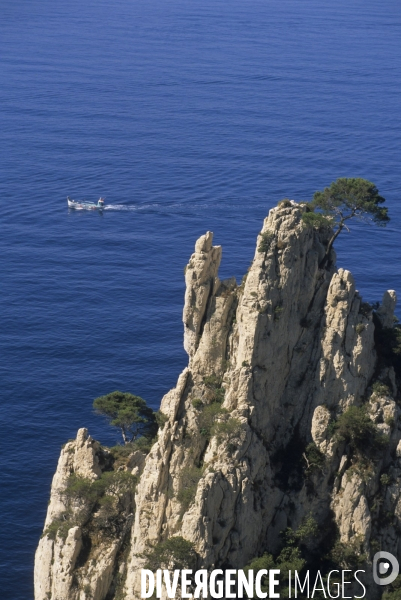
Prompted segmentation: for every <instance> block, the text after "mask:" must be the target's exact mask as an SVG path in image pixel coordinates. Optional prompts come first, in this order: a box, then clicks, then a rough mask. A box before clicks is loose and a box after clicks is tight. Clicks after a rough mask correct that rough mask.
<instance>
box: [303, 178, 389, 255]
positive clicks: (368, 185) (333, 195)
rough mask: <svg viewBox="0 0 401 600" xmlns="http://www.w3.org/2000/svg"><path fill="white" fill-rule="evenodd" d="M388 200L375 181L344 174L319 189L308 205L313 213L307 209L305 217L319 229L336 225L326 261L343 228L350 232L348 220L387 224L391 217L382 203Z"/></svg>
mask: <svg viewBox="0 0 401 600" xmlns="http://www.w3.org/2000/svg"><path fill="white" fill-rule="evenodd" d="M384 202H385V199H384V198H383V197H382V196H380V194H379V192H378V189H377V188H376V186H375V185H374V183H372V182H370V181H368V180H367V179H361V178H347V177H341V178H340V179H337V181H334V182H333V183H331V184H330V186H329V187H326V188H324V190H322V191H319V192H315V194H314V196H313V200H312V202H310V203H309V205H308V207H309V209H310V210H311V211H312V212H305V213H304V214H303V215H302V220H303V221H304V223H305V224H306V225H308V226H313V227H315V228H318V229H319V228H322V227H328V226H331V227H333V228H334V232H333V235H332V237H331V239H330V240H329V243H328V245H327V248H326V254H325V257H324V259H323V261H322V264H324V263H325V262H326V260H327V258H328V256H329V254H330V251H331V248H332V246H333V243H334V241H335V239H336V238H337V236H338V235H339V234H340V232H341V231H342V230H343V229H346V230H347V231H348V227H347V222H348V221H349V220H350V219H359V220H362V221H372V222H373V223H375V224H376V225H381V226H384V225H386V224H387V222H388V221H389V220H390V219H389V217H388V215H387V208H385V207H383V206H381V205H382V204H383V203H384ZM321 266H322V265H321Z"/></svg>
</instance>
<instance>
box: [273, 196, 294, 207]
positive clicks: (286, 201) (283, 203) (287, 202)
mask: <svg viewBox="0 0 401 600" xmlns="http://www.w3.org/2000/svg"><path fill="white" fill-rule="evenodd" d="M277 206H278V207H279V208H291V207H292V204H291V200H289V199H288V198H283V199H282V200H280V201H279V202H278V203H277Z"/></svg>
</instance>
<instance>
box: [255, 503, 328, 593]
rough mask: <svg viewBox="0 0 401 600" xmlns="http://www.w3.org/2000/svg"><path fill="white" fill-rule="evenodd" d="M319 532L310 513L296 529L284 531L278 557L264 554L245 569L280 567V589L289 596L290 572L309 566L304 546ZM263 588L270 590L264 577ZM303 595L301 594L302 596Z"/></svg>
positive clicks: (299, 571)
mask: <svg viewBox="0 0 401 600" xmlns="http://www.w3.org/2000/svg"><path fill="white" fill-rule="evenodd" d="M317 534H318V525H317V523H316V521H315V520H314V519H313V517H312V516H311V515H309V516H308V517H307V518H306V519H304V521H303V522H302V523H301V525H300V527H299V528H298V529H297V530H296V531H294V530H293V529H291V528H287V529H286V530H285V531H284V532H283V533H282V538H283V540H284V544H285V545H284V547H283V548H282V550H281V552H280V553H279V554H278V556H277V557H275V558H274V557H273V556H272V555H271V554H267V553H266V554H264V555H263V556H261V557H259V558H254V559H253V560H252V561H251V562H250V563H249V564H248V565H247V566H246V567H245V571H246V572H247V571H248V570H249V569H254V572H256V571H258V570H260V569H267V571H269V569H280V571H281V573H280V577H279V579H280V583H281V585H280V591H281V593H282V597H283V598H288V593H289V592H288V572H289V571H292V573H293V572H294V571H298V573H302V572H303V570H304V569H305V567H306V566H307V563H306V560H305V558H304V556H303V550H302V548H303V547H304V546H305V545H306V544H307V543H308V542H309V541H311V539H313V538H315V537H316V536H317ZM262 590H263V591H264V592H267V593H268V592H269V579H268V577H264V578H263V580H262ZM300 597H301V596H299V598H300Z"/></svg>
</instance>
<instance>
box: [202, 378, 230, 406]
mask: <svg viewBox="0 0 401 600" xmlns="http://www.w3.org/2000/svg"><path fill="white" fill-rule="evenodd" d="M203 383H204V384H205V387H206V394H205V396H206V400H207V401H208V402H220V403H221V402H223V400H224V394H225V389H224V388H223V385H222V383H223V382H222V380H221V378H220V377H217V375H209V376H208V377H204V378H203Z"/></svg>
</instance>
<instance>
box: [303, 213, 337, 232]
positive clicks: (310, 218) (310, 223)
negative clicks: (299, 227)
mask: <svg viewBox="0 0 401 600" xmlns="http://www.w3.org/2000/svg"><path fill="white" fill-rule="evenodd" d="M302 221H303V223H305V225H306V226H307V227H313V229H317V230H320V229H325V228H326V227H332V226H333V224H334V219H333V217H329V216H324V215H322V213H319V212H312V211H310V212H305V213H303V215H302Z"/></svg>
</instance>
